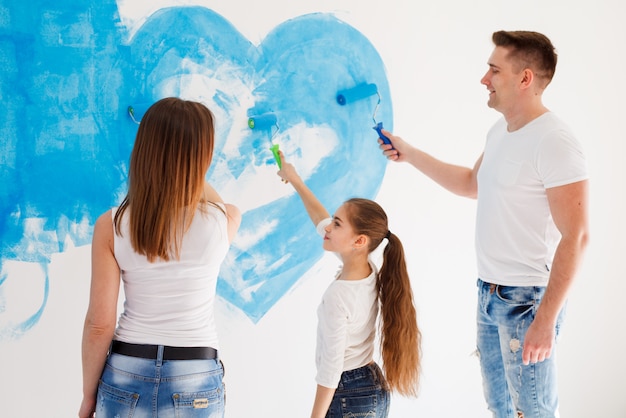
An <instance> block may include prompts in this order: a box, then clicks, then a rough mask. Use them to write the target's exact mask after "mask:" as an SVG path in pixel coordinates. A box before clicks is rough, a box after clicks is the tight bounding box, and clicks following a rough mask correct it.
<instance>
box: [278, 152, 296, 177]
mask: <svg viewBox="0 0 626 418" xmlns="http://www.w3.org/2000/svg"><path fill="white" fill-rule="evenodd" d="M278 155H279V156H280V162H281V166H282V168H281V169H280V170H278V173H277V174H278V176H280V178H281V180H282V182H283V183H285V184H287V183H293V182H294V181H298V180H299V179H300V176H299V175H298V172H297V171H296V168H295V167H294V166H293V164H291V163H289V162H287V161H286V160H285V154H283V152H282V151H280V150H279V151H278Z"/></svg>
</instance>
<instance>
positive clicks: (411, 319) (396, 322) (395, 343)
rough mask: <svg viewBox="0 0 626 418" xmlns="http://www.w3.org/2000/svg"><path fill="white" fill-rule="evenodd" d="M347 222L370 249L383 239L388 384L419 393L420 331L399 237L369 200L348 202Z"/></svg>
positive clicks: (384, 354)
mask: <svg viewBox="0 0 626 418" xmlns="http://www.w3.org/2000/svg"><path fill="white" fill-rule="evenodd" d="M346 208H347V210H348V213H349V216H348V222H350V224H351V225H352V227H353V229H354V230H355V232H356V233H357V234H363V235H366V236H368V237H369V238H370V248H369V249H368V250H369V252H372V251H374V250H375V249H376V248H377V247H378V246H379V245H380V243H381V242H382V240H383V239H384V238H387V239H388V241H389V242H388V244H387V246H386V247H385V250H384V251H383V264H382V266H381V269H380V272H379V273H378V280H377V288H378V299H379V301H380V312H381V337H380V344H381V355H382V359H383V370H384V374H385V378H386V380H387V384H388V385H389V388H390V389H391V390H392V391H396V392H398V393H400V394H401V395H404V396H417V388H418V384H419V376H420V362H421V333H420V330H419V328H418V326H417V315H416V311H415V306H414V304H413V291H412V289H411V281H410V279H409V274H408V271H407V267H406V260H405V258H404V248H403V246H402V242H400V239H399V238H398V237H397V236H396V235H395V234H393V233H391V232H390V231H389V226H388V222H387V214H386V213H385V211H384V210H383V209H382V207H380V205H379V204H378V203H376V202H374V201H372V200H369V199H361V198H353V199H350V200H348V201H347V202H346Z"/></svg>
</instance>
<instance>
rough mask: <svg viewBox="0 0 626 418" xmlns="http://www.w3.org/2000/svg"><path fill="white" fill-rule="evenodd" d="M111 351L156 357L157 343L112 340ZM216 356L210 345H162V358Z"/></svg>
mask: <svg viewBox="0 0 626 418" xmlns="http://www.w3.org/2000/svg"><path fill="white" fill-rule="evenodd" d="M111 352H112V353H116V354H122V355H125V356H131V357H139V358H146V359H154V360H156V359H157V356H158V353H159V346H158V345H151V344H131V343H125V342H123V341H117V340H113V342H111ZM216 358H217V350H216V349H214V348H212V347H170V346H167V345H166V346H163V360H214V359H216Z"/></svg>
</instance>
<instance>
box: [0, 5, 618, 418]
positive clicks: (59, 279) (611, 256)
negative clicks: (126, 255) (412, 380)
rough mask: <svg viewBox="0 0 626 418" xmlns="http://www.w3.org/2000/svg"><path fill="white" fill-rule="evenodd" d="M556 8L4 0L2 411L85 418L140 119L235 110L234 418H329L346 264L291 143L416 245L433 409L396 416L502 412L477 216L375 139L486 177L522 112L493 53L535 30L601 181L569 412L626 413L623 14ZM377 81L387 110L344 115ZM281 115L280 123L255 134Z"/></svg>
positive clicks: (335, 196) (572, 329) (569, 371)
mask: <svg viewBox="0 0 626 418" xmlns="http://www.w3.org/2000/svg"><path fill="white" fill-rule="evenodd" d="M544 3H545V2H540V1H535V0H533V1H531V2H530V3H527V4H525V7H524V8H522V9H521V10H520V8H519V7H518V5H515V4H513V3H510V2H505V1H495V0H479V1H478V2H469V3H468V2H462V1H459V0H444V1H442V2H436V3H432V4H427V3H423V4H422V3H420V4H417V3H414V2H410V1H408V0H392V1H391V2H387V3H385V4H384V6H383V5H381V4H379V3H375V2H370V1H356V0H345V1H336V0H335V1H325V0H324V1H318V2H310V4H305V3H304V2H289V1H286V0H272V1H271V2H264V3H258V2H257V3H254V2H246V1H243V0H231V1H229V2H219V1H210V0H204V1H182V0H181V1H165V0H160V1H139V0H135V1H131V0H120V1H118V2H115V1H114V0H107V1H101V2H84V4H82V5H79V6H77V5H76V4H75V3H74V2H70V1H65V0H63V1H56V2H49V1H44V0H35V1H33V2H30V3H29V4H28V5H25V4H21V3H20V4H18V3H16V2H12V1H9V0H0V45H1V46H0V97H1V99H2V100H1V103H2V112H0V135H1V137H2V141H0V167H1V169H0V184H2V186H0V263H1V265H0V389H1V390H0V415H1V416H7V417H20V418H21V417H40V416H50V417H66V416H75V415H76V412H77V410H78V406H79V403H80V398H81V375H80V337H81V332H82V320H83V317H84V313H85V310H86V306H87V298H88V290H89V269H90V246H89V244H90V239H91V232H92V228H93V223H94V222H95V219H96V218H97V216H98V215H99V214H100V213H102V212H104V211H105V210H106V209H107V208H108V207H110V206H112V205H115V204H117V203H118V202H119V200H120V198H121V197H122V196H123V194H124V192H125V186H126V183H125V182H126V174H127V163H128V157H129V152H130V149H131V147H132V141H133V137H134V134H135V133H136V129H137V124H136V123H135V121H134V120H133V118H132V117H131V116H130V115H129V113H128V107H129V106H132V107H133V110H134V113H133V117H135V118H136V119H137V120H139V119H140V117H141V113H142V111H144V110H145V108H146V106H148V105H149V104H150V103H152V102H154V101H155V100H157V99H158V98H161V97H165V96H169V95H176V96H182V97H185V98H189V99H194V100H200V101H202V102H204V103H206V104H207V105H208V106H209V107H210V108H211V109H212V110H213V111H214V113H215V115H216V119H217V121H218V126H217V138H218V144H217V149H216V153H215V159H214V164H213V166H212V167H211V169H210V172H209V175H208V177H209V179H210V181H212V182H213V183H214V184H215V185H216V188H217V189H218V190H219V191H220V193H221V194H222V196H223V197H224V199H225V200H227V201H230V202H233V203H235V204H237V205H238V206H239V207H240V208H241V209H242V211H243V214H244V217H243V224H242V229H241V231H240V234H239V236H238V237H237V239H236V241H235V242H234V243H233V246H232V249H231V251H230V253H229V256H228V259H227V262H226V264H225V265H224V268H223V269H222V273H221V275H220V281H219V285H218V293H219V295H220V299H219V301H220V302H219V304H218V306H217V316H218V320H219V326H220V338H221V340H222V348H223V353H222V356H223V360H224V361H225V363H226V378H225V381H226V384H227V391H228V395H227V396H228V402H227V416H228V417H231V418H237V417H243V416H250V415H251V414H254V416H263V417H293V416H306V415H307V414H308V413H309V410H310V406H311V404H312V401H313V394H314V389H315V383H314V381H313V376H314V374H315V370H314V360H313V355H314V353H313V352H314V339H315V327H316V318H315V309H316V307H317V304H318V302H319V300H320V298H321V294H322V292H323V291H324V289H325V288H326V286H327V285H328V283H329V282H330V281H331V280H332V278H333V276H334V273H335V271H336V269H337V267H338V265H337V260H336V258H335V257H333V256H332V255H328V254H324V253H323V251H322V249H321V243H320V242H319V240H318V239H316V237H315V235H314V230H313V226H312V225H311V224H310V221H309V220H308V218H307V217H306V214H305V213H304V211H303V207H302V205H301V203H300V202H299V199H298V197H297V196H296V195H295V194H294V193H293V191H292V189H291V188H290V187H289V186H285V185H283V184H282V183H281V182H280V181H279V180H278V178H277V177H276V175H275V172H276V170H277V168H276V165H275V163H274V160H273V157H272V153H271V152H270V151H269V146H270V145H271V144H272V143H276V144H279V145H280V147H281V149H283V151H284V152H285V153H286V154H287V155H288V156H290V157H291V160H292V161H293V162H294V163H295V164H296V165H297V167H298V168H299V170H300V172H301V173H302V174H303V177H304V178H305V180H306V182H307V184H308V185H309V186H310V187H311V188H313V189H314V191H316V193H318V195H319V196H320V198H321V199H322V200H323V201H324V203H325V204H326V205H327V206H328V208H329V209H330V210H331V211H332V210H333V209H334V208H336V207H337V206H338V205H339V204H340V203H341V202H342V201H343V200H345V199H346V198H348V197H351V196H357V195H358V196H365V197H370V198H375V199H376V200H377V201H378V202H380V203H381V204H382V205H383V207H385V209H386V210H387V212H388V214H389V217H390V222H391V229H392V230H393V231H394V232H395V233H396V234H397V235H398V236H400V238H401V239H402V241H403V243H404V245H405V250H406V252H407V255H408V259H409V260H408V262H409V271H410V274H411V276H412V281H413V285H414V291H415V296H416V303H417V307H418V315H419V318H418V319H419V323H420V326H421V328H422V333H423V337H424V347H423V348H424V374H423V379H422V385H421V392H420V396H419V398H418V399H404V398H400V397H395V398H394V399H393V400H392V408H391V416H392V417H412V416H423V417H446V418H447V417H456V416H461V415H462V416H469V417H477V418H480V417H487V416H489V415H488V413H487V411H486V409H485V406H484V402H483V400H482V394H481V382H480V371H479V368H478V362H477V360H476V359H475V357H473V356H472V352H473V351H474V329H475V327H474V321H473V320H474V309H475V300H474V292H475V290H474V289H475V262H474V251H473V216H474V202H473V201H470V200H464V199H461V198H458V197H455V196H452V195H450V194H449V193H447V192H445V191H443V190H442V189H440V188H438V186H436V185H434V184H433V183H432V182H430V181H429V180H427V179H425V178H424V176H422V175H421V174H419V173H418V172H416V171H415V170H414V169H413V168H412V167H410V166H408V165H402V164H393V163H392V164H388V163H387V162H386V160H385V159H384V158H382V156H381V155H380V153H379V151H378V148H377V143H376V133H375V132H374V131H373V130H372V126H373V125H374V123H375V122H381V121H382V122H383V123H384V125H385V127H386V128H388V129H390V130H393V131H394V132H395V133H397V134H399V135H401V136H403V137H404V138H406V139H408V140H409V141H410V142H412V143H414V144H416V145H418V146H420V147H422V148H423V149H424V150H426V151H427V152H429V153H431V154H433V155H435V156H437V157H440V158H442V159H444V160H446V161H450V162H453V163H458V164H463V165H472V164H473V163H474V161H475V159H476V158H477V157H478V155H479V154H480V152H481V150H482V146H483V141H484V136H485V133H486V131H487V129H488V128H489V126H490V125H491V124H492V123H493V122H494V121H495V120H496V119H497V118H498V117H499V115H498V114H497V113H496V112H494V111H493V110H490V109H488V108H487V106H486V105H485V103H486V99H487V96H486V90H485V88H484V86H481V85H480V84H479V80H480V77H482V75H483V74H484V72H485V71H486V68H487V67H486V61H487V58H488V56H489V54H490V52H491V49H492V45H491V42H490V34H491V33H492V32H493V31H495V30H499V29H530V30H538V31H542V32H544V33H546V34H547V35H548V36H549V37H551V39H552V40H553V42H554V43H555V45H556V46H557V49H558V52H559V65H558V67H557V73H556V76H555V79H554V81H553V83H552V85H551V86H550V87H549V88H548V90H547V91H546V94H545V102H546V104H547V106H548V107H549V108H551V109H552V110H553V111H555V112H556V113H558V114H559V115H560V116H561V117H562V118H563V119H565V120H566V121H568V122H569V123H570V125H571V126H572V128H573V130H574V131H575V132H576V133H577V134H578V136H579V139H580V140H581V142H582V143H583V146H584V147H585V150H586V152H587V155H588V158H589V165H590V171H591V175H592V182H591V184H592V200H591V226H592V242H591V246H590V248H589V251H588V254H587V257H586V260H585V263H584V266H583V268H582V271H581V274H580V277H579V280H578V282H577V284H576V286H575V288H574V290H573V292H572V296H571V298H570V303H569V306H568V317H567V320H566V324H565V327H564V330H563V334H562V337H561V340H560V343H559V351H558V355H559V359H560V360H559V361H560V374H561V376H560V377H561V391H560V392H561V404H562V410H561V414H562V416H564V417H573V418H578V417H589V416H598V417H626V401H624V398H623V396H620V393H619V392H618V390H619V387H620V382H621V376H623V375H624V374H625V373H626V368H625V367H624V366H623V364H622V362H619V361H617V360H616V359H619V358H620V351H618V350H619V348H620V347H621V346H623V344H624V343H625V342H626V338H625V337H624V336H623V335H621V334H620V333H619V332H615V331H616V330H617V329H620V326H621V325H620V324H621V323H622V320H623V319H624V317H625V315H624V314H623V313H622V312H621V310H620V308H619V307H620V299H619V296H620V295H621V294H622V293H623V291H624V290H626V285H625V284H624V282H623V281H621V280H619V278H620V275H619V272H620V271H621V270H620V269H618V260H619V257H620V254H621V251H620V252H618V250H619V249H623V248H624V246H623V245H622V244H619V241H616V240H615V238H616V237H617V236H619V235H618V234H619V231H623V230H625V229H626V222H625V221H624V220H623V217H622V216H621V214H622V213H624V209H626V208H625V207H624V206H625V200H626V199H624V190H625V187H624V186H625V184H624V183H625V180H626V172H625V171H626V170H625V168H624V165H623V164H622V160H623V158H624V155H626V152H625V151H626V150H625V148H626V145H624V144H625V141H624V140H625V139H626V138H625V135H624V134H623V130H622V129H619V126H618V123H620V121H621V120H622V118H623V116H622V115H623V114H624V112H625V111H626V106H625V105H624V103H623V101H622V100H621V98H622V97H624V96H623V95H624V94H625V93H626V91H625V90H626V88H625V87H624V85H623V83H621V82H620V81H619V80H620V76H621V69H622V68H623V66H624V64H625V63H626V62H625V61H626V57H625V55H626V54H624V52H623V51H624V47H623V44H624V41H626V29H625V28H624V26H623V24H622V20H623V19H622V18H623V16H620V12H619V11H620V10H621V8H620V7H621V6H620V5H619V4H618V2H617V1H616V0H615V1H611V0H603V1H600V2H593V3H587V2H583V1H581V2H577V3H575V4H572V3H571V2H568V1H565V0H557V1H554V2H550V3H549V4H547V5H546V4H544ZM360 83H374V84H376V86H377V89H378V92H379V94H380V96H378V95H373V96H368V97H366V98H364V99H362V100H359V101H356V102H354V103H349V104H347V105H345V106H341V105H340V104H338V103H337V100H336V95H337V92H339V91H340V90H342V89H345V88H350V87H354V86H357V85H359V84H360ZM379 99H380V102H379ZM374 112H375V114H374ZM266 113H272V114H273V115H274V116H275V117H276V124H271V125H269V126H267V127H266V128H262V129H258V128H257V129H250V127H249V126H248V119H249V117H251V116H258V115H262V114H266ZM25 394H27V395H25ZM26 398H28V399H26Z"/></svg>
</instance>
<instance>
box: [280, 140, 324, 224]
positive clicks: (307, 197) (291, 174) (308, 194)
mask: <svg viewBox="0 0 626 418" xmlns="http://www.w3.org/2000/svg"><path fill="white" fill-rule="evenodd" d="M279 154H280V159H281V162H282V164H281V165H282V169H281V170H280V171H279V172H278V175H279V176H280V177H281V178H282V179H283V180H284V181H286V182H287V183H291V185H292V186H293V188H294V189H296V192H298V195H300V199H302V203H304V207H305V209H306V211H307V213H308V214H309V217H310V218H311V221H313V224H314V225H315V226H317V224H318V223H320V221H321V220H323V219H326V218H329V217H330V214H329V213H328V211H327V210H326V208H324V205H322V203H321V202H320V201H319V200H318V199H317V197H315V195H314V194H313V192H312V191H311V189H309V188H308V187H307V185H306V184H304V181H302V179H301V178H300V176H299V175H298V173H297V172H296V169H295V167H294V166H293V165H292V164H290V163H288V162H287V161H285V156H284V155H283V153H282V151H279Z"/></svg>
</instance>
